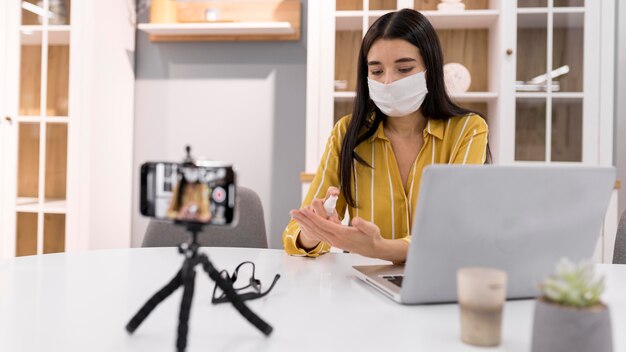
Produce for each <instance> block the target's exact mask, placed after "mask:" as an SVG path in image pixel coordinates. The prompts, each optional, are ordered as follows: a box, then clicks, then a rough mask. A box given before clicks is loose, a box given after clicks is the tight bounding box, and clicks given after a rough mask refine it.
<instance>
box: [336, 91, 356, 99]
mask: <svg viewBox="0 0 626 352" xmlns="http://www.w3.org/2000/svg"><path fill="white" fill-rule="evenodd" d="M355 97H356V92H349V91H347V92H346V91H340V92H333V98H335V101H351V100H352V99H354V98H355Z"/></svg>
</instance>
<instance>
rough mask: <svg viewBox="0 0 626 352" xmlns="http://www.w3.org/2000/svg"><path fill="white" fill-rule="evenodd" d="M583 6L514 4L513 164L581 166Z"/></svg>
mask: <svg viewBox="0 0 626 352" xmlns="http://www.w3.org/2000/svg"><path fill="white" fill-rule="evenodd" d="M584 19H585V8H584V1H583V0H579V1H574V0H570V1H565V0H561V1H559V0H543V1H540V0H526V1H522V0H520V1H518V9H517V67H516V82H515V96H516V104H515V155H514V160H516V161H541V162H583V144H584V143H583V136H584V134H583V98H584V91H583V77H584V76H583V73H584V70H583V66H584V65H583V64H584V62H583V59H584V48H585V43H584Z"/></svg>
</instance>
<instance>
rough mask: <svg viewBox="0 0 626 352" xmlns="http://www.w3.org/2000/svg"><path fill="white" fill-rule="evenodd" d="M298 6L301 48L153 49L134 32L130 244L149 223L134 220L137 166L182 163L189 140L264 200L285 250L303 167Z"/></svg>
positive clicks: (209, 45) (204, 45)
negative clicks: (232, 167) (283, 237)
mask: <svg viewBox="0 0 626 352" xmlns="http://www.w3.org/2000/svg"><path fill="white" fill-rule="evenodd" d="M302 8H303V14H302V16H303V23H302V28H303V33H302V39H301V40H300V41H297V42H196V43H193V42H191V43H152V42H150V41H149V40H148V38H147V36H146V34H145V33H143V32H138V33H137V64H136V86H135V97H136V98H135V134H134V152H133V157H134V162H133V170H134V175H133V186H134V189H133V203H132V214H133V226H132V228H133V234H132V245H133V246H139V245H140V244H141V241H142V239H143V235H144V232H145V228H146V226H147V221H148V220H147V219H145V218H143V217H142V216H141V215H140V214H139V204H138V198H139V174H138V170H139V167H140V165H141V163H142V162H145V161H148V160H167V161H180V160H181V159H182V158H183V157H184V146H185V145H186V144H190V145H191V146H192V148H193V149H192V151H193V154H194V155H195V156H196V157H201V156H203V157H206V158H209V159H213V160H223V161H229V162H232V163H233V164H234V165H235V166H236V168H237V176H238V183H239V184H240V185H243V186H246V187H249V188H252V189H253V190H255V191H256V192H257V193H258V194H259V196H260V198H261V202H262V203H263V208H264V211H265V221H266V228H267V231H268V240H269V244H270V247H273V248H281V247H282V244H281V241H280V236H281V234H282V230H283V228H284V227H285V225H286V224H287V221H288V220H289V214H288V212H289V210H290V209H292V208H296V207H298V206H299V202H300V181H299V172H300V171H303V170H304V135H305V133H304V130H305V126H304V124H305V100H306V99H305V96H306V91H305V86H306V33H305V32H306V30H305V29H306V21H304V20H305V19H306V10H305V9H306V1H303V4H302ZM142 16H144V17H145V15H142ZM142 16H140V19H143V18H142Z"/></svg>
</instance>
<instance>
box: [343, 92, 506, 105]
mask: <svg viewBox="0 0 626 352" xmlns="http://www.w3.org/2000/svg"><path fill="white" fill-rule="evenodd" d="M355 97H356V92H349V91H347V92H346V91H340V92H334V93H333V98H335V101H350V100H352V99H354V98H355ZM450 97H451V98H452V99H454V100H455V101H458V102H464V103H469V102H488V101H492V100H495V99H498V93H496V92H465V93H458V94H450Z"/></svg>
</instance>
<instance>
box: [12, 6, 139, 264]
mask: <svg viewBox="0 0 626 352" xmlns="http://www.w3.org/2000/svg"><path fill="white" fill-rule="evenodd" d="M27 3H28V4H30V5H28V4H27ZM49 3H50V1H49V0H43V1H41V2H39V1H37V0H6V1H2V2H1V3H0V64H1V65H0V77H2V79H1V80H0V116H1V117H2V122H1V123H0V260H2V259H5V258H10V257H13V256H16V255H18V256H19V255H31V254H45V253H54V252H63V251H76V250H86V249H91V248H94V249H97V248H120V247H125V246H128V245H129V244H130V218H131V209H130V201H131V194H130V190H131V187H132V184H131V182H132V177H131V175H132V170H131V165H132V160H131V159H132V126H133V95H132V93H133V87H134V75H133V67H132V64H131V62H132V60H131V61H129V56H128V53H129V52H132V49H134V38H135V24H134V23H133V21H134V17H133V16H134V0H110V1H106V2H92V1H72V0H63V1H62V6H64V7H65V10H66V11H62V10H61V11H59V12H58V13H55V14H54V15H53V17H48V16H46V15H41V14H47V13H50V12H49V11H48V9H50V10H51V11H56V10H58V9H59V8H58V7H54V8H49ZM24 4H26V5H28V6H24ZM57 6H58V4H57ZM26 8H29V9H31V10H32V9H34V11H31V10H27V9H26ZM38 9H40V11H38ZM63 12H66V13H65V16H64V15H62V13H63ZM51 18H54V19H53V20H51ZM62 18H64V19H65V21H64V22H65V24H57V23H62V22H63V21H60V20H59V19H62ZM52 21H54V23H53V22H52ZM111 102H114V104H112V103H111ZM111 141H115V143H111Z"/></svg>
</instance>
